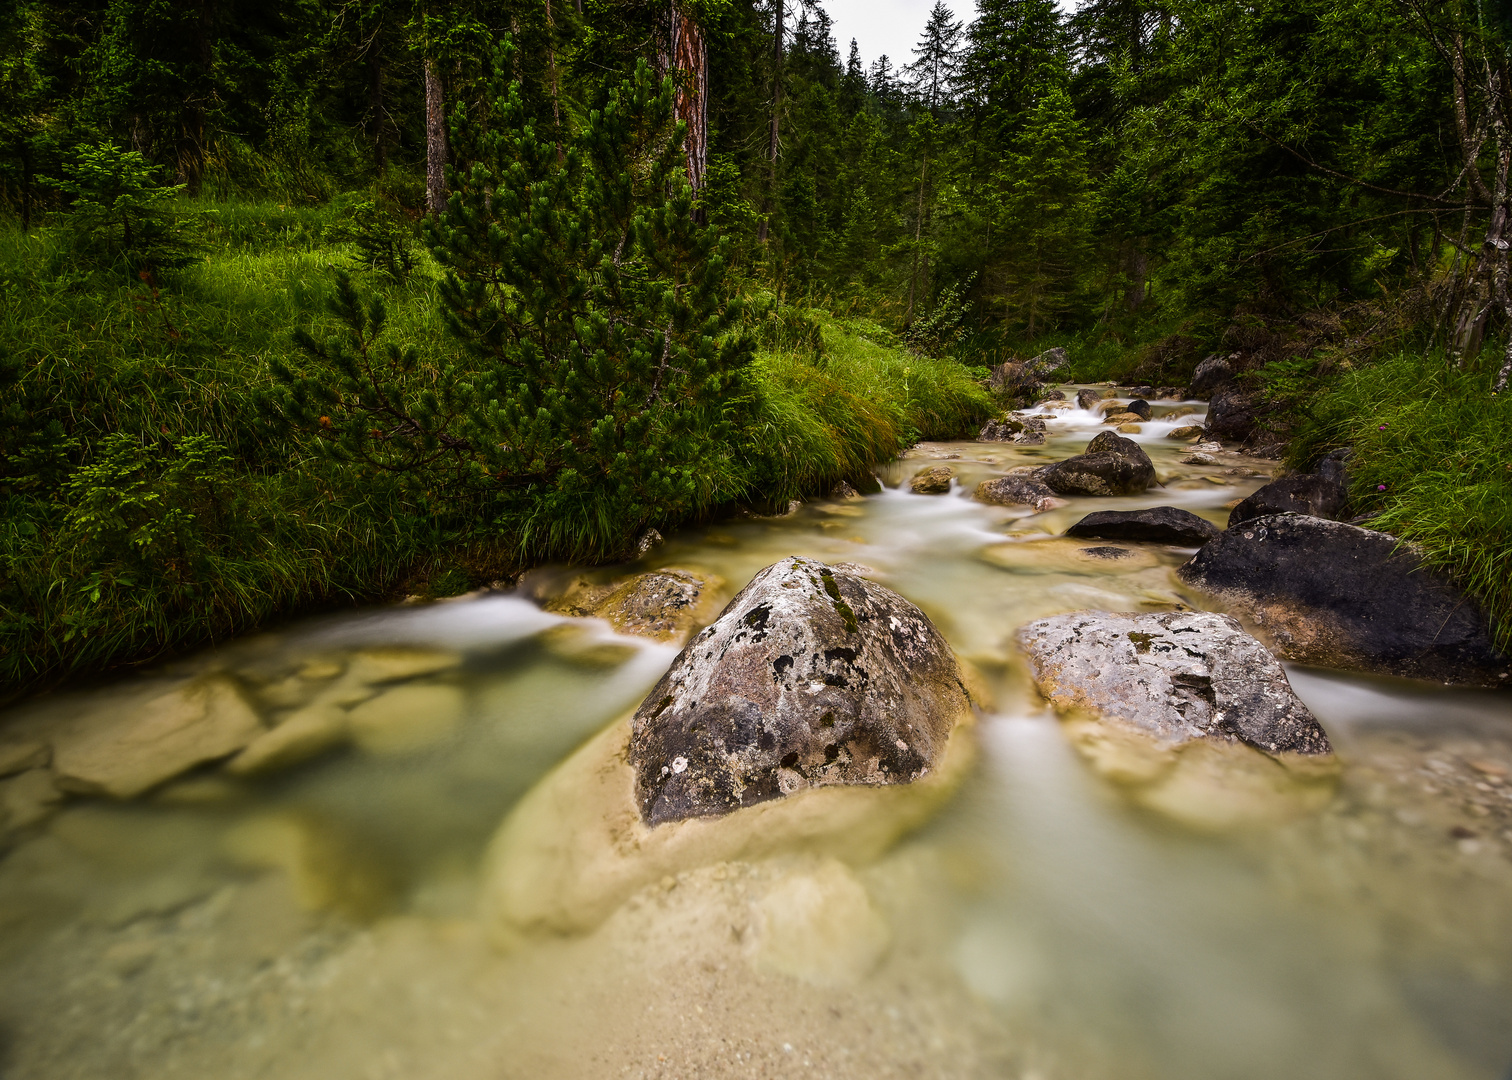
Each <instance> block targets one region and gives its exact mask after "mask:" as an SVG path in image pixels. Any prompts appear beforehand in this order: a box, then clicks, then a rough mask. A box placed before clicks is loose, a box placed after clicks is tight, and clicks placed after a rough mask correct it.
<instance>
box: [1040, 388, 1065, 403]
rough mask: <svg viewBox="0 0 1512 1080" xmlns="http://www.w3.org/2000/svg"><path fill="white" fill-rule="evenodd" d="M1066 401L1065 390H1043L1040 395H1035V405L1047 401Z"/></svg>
mask: <svg viewBox="0 0 1512 1080" xmlns="http://www.w3.org/2000/svg"><path fill="white" fill-rule="evenodd" d="M1065 400H1066V392H1065V391H1064V390H1041V391H1040V392H1039V393H1038V394H1035V395H1034V403H1035V404H1036V405H1038V404H1040V403H1042V402H1046V401H1065Z"/></svg>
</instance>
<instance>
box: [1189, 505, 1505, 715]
mask: <svg viewBox="0 0 1512 1080" xmlns="http://www.w3.org/2000/svg"><path fill="white" fill-rule="evenodd" d="M1177 573H1178V574H1179V576H1180V577H1181V579H1182V580H1183V581H1185V582H1187V583H1188V584H1190V585H1192V586H1194V587H1196V588H1199V589H1202V590H1203V591H1204V592H1207V593H1209V594H1211V595H1213V596H1215V597H1217V598H1219V599H1220V600H1222V601H1223V602H1224V603H1225V604H1226V605H1228V606H1229V607H1230V608H1232V609H1233V610H1234V611H1236V612H1238V613H1240V614H1241V615H1243V616H1244V617H1246V618H1248V619H1249V620H1250V621H1251V622H1253V623H1254V624H1255V625H1256V626H1257V627H1258V628H1259V629H1260V630H1261V632H1262V633H1264V634H1265V635H1266V637H1268V638H1269V639H1270V641H1271V642H1272V645H1273V647H1274V648H1275V650H1276V652H1277V654H1278V655H1280V656H1282V657H1284V658H1286V659H1288V660H1296V661H1299V662H1301V663H1305V664H1316V665H1318V666H1320V667H1330V668H1349V669H1354V670H1359V671H1372V672H1377V673H1379V674H1383V675H1401V676H1404V677H1407V678H1415V679H1432V680H1435V681H1438V682H1447V683H1458V684H1462V685H1467V686H1496V687H1508V686H1509V684H1512V671H1509V663H1508V660H1507V658H1506V657H1504V656H1501V655H1499V654H1498V653H1497V651H1496V649H1495V648H1494V646H1493V645H1492V642H1491V635H1490V629H1489V626H1488V624H1487V621H1486V617H1485V615H1484V614H1483V613H1482V612H1481V611H1480V609H1479V608H1478V607H1477V606H1476V605H1475V603H1474V602H1473V601H1471V600H1470V599H1469V598H1468V597H1466V596H1465V595H1464V594H1463V593H1461V592H1460V591H1459V590H1458V589H1456V588H1455V587H1454V585H1453V584H1452V583H1450V582H1449V580H1448V579H1447V578H1445V577H1444V576H1443V575H1442V574H1440V573H1438V572H1437V571H1435V570H1432V569H1430V568H1429V567H1428V566H1426V565H1425V564H1424V563H1423V560H1422V558H1421V556H1420V555H1419V554H1418V552H1417V551H1415V550H1414V549H1413V548H1412V547H1411V546H1409V545H1406V544H1403V543H1402V542H1401V541H1399V540H1398V539H1397V538H1396V537H1394V536H1388V535H1387V534H1385V533H1380V532H1374V531H1372V530H1370V529H1361V528H1356V527H1355V526H1353V525H1345V524H1342V523H1341V522H1337V521H1328V520H1326V519H1324V518H1318V517H1311V516H1307V515H1303V514H1277V515H1271V516H1268V517H1261V518H1255V519H1253V520H1251V521H1246V522H1243V523H1241V524H1239V525H1237V526H1235V527H1233V528H1231V529H1229V530H1228V531H1227V532H1225V533H1224V534H1223V535H1222V536H1220V537H1219V538H1218V539H1216V540H1213V541H1210V542H1209V543H1208V544H1207V545H1205V546H1204V547H1203V548H1202V550H1201V551H1199V552H1198V553H1197V554H1196V556H1194V557H1193V558H1192V560H1191V561H1190V562H1188V563H1187V564H1186V565H1185V566H1183V567H1182V568H1181V569H1180V570H1179V571H1177Z"/></svg>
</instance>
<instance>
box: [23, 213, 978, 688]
mask: <svg viewBox="0 0 1512 1080" xmlns="http://www.w3.org/2000/svg"><path fill="white" fill-rule="evenodd" d="M191 206H192V207H193V208H196V209H199V210H202V211H205V213H204V214H203V215H202V218H201V226H200V242H201V246H202V251H203V253H204V258H203V260H202V261H200V262H198V263H196V264H195V265H192V266H190V267H188V268H186V269H184V270H182V271H179V272H178V273H176V274H174V275H172V276H171V277H169V278H168V279H167V280H165V281H163V282H160V283H158V287H157V288H154V287H153V286H152V285H151V284H150V283H147V282H143V281H139V280H127V279H125V278H124V277H122V276H120V275H118V274H117V275H114V276H112V275H110V274H106V273H92V274H91V273H88V272H86V271H85V270H83V269H80V268H78V267H77V266H74V265H72V264H71V262H70V259H69V256H68V253H67V251H66V250H65V246H64V245H63V243H62V240H61V238H60V237H59V236H58V235H56V234H54V233H52V232H49V231H47V230H42V231H38V232H33V233H32V234H31V235H23V234H22V233H21V232H20V230H19V229H18V228H16V227H15V226H14V225H12V224H7V223H4V222H0V292H3V293H4V295H5V297H6V303H5V304H4V305H0V696H6V695H10V694H15V693H20V692H27V691H31V690H36V689H40V688H44V687H46V686H48V685H52V684H55V683H57V682H58V681H60V680H63V679H67V678H74V677H78V676H81V675H87V674H90V673H94V672H98V671H101V670H105V669H109V668H112V667H117V666H120V665H122V664H131V663H141V662H146V661H150V660H153V659H156V658H159V657H162V656H164V655H166V654H169V653H173V652H176V651H181V650H184V649H187V648H191V647H195V646H197V645H201V644H204V643H206V642H211V641H217V640H223V639H225V638H227V637H229V636H231V635H234V634H237V633H242V632H245V631H247V630H249V629H251V628H253V627H255V626H258V625H259V624H263V623H266V622H267V621H268V620H270V619H274V618H278V617H282V616H287V615H290V614H293V613H297V612H300V611H307V610H311V609H312V608H315V607H320V606H330V605H341V604H352V603H359V602H370V601H375V600H380V599H384V598H387V597H392V596H394V595H396V594H398V593H401V592H409V591H416V592H422V593H430V594H433V595H444V594H448V593H454V592H457V591H461V590H462V589H464V588H466V587H467V586H468V585H469V584H476V583H479V582H481V581H487V580H491V579H492V578H496V577H502V576H506V575H507V574H508V573H509V572H511V571H512V570H517V569H519V568H521V566H522V565H524V563H526V562H528V561H529V559H530V558H531V555H530V546H529V539H528V535H527V534H525V533H524V531H523V530H524V527H525V526H524V524H523V523H522V522H515V523H507V522H506V523H500V522H490V521H486V520H482V519H481V518H480V516H479V512H478V508H477V506H476V505H469V504H467V503H466V502H465V500H456V499H452V500H447V499H445V498H444V497H442V493H437V497H436V498H435V499H431V498H428V497H427V494H428V493H420V494H417V493H416V492H415V491H413V490H407V489H406V488H404V486H403V485H401V484H400V483H398V482H395V481H393V480H390V479H386V478H385V477H383V476H381V475H379V476H374V475H370V474H364V473H359V472H358V471H357V470H355V469H352V468H350V467H348V466H342V465H339V464H336V463H334V462H332V461H330V460H328V459H326V458H324V457H320V456H316V455H314V454H312V453H311V451H310V448H309V447H308V446H307V445H305V444H304V443H302V442H301V440H300V439H299V438H298V436H297V434H296V433H294V432H292V431H288V430H278V429H276V428H270V427H269V426H268V425H267V424H266V423H264V422H263V421H261V420H260V419H259V416H258V410H257V409H256V408H255V399H256V397H257V395H258V394H259V393H260V392H261V391H264V390H266V389H267V388H268V387H269V386H270V385H271V379H270V375H269V362H270V361H271V360H274V359H283V360H286V361H287V360H289V359H291V358H293V356H294V352H295V348H294V345H293V344H292V342H291V340H290V331H291V330H292V328H293V327H294V326H296V325H299V324H301V323H304V324H308V323H310V322H312V321H318V320H320V319H322V318H324V316H323V315H321V314H319V313H320V312H321V310H322V299H323V297H324V296H325V295H326V293H327V292H328V291H329V289H330V287H331V273H330V268H331V267H332V266H334V265H350V258H351V255H352V251H351V249H350V248H349V247H346V246H343V245H340V244H334V243H330V242H328V241H327V237H328V235H329V234H328V229H329V227H330V226H331V225H332V224H333V222H335V221H337V220H338V219H339V217H340V214H341V206H340V205H335V206H329V207H317V208H298V209H295V208H290V207H288V206H284V205H279V204H277V203H269V202H229V203H218V204H217V203H210V202H199V203H195V204H191ZM419 266H420V269H419V272H417V273H416V274H415V275H414V276H412V277H411V278H410V279H409V281H408V282H406V283H404V284H396V283H392V282H388V283H381V282H379V281H377V280H376V279H371V278H369V279H366V287H369V288H381V289H382V290H383V292H384V294H385V298H386V300H387V302H388V307H389V312H390V320H389V330H388V337H389V340H392V341H393V342H394V343H395V344H398V345H401V346H403V345H408V344H413V345H415V346H417V347H418V348H419V349H420V350H421V352H422V354H424V355H427V356H430V357H436V356H438V355H439V354H440V351H443V350H454V349H456V348H457V347H456V345H455V344H454V343H453V341H452V339H451V338H450V337H449V336H448V333H447V331H446V328H445V320H444V318H443V316H442V313H441V309H440V305H439V303H438V298H437V295H436V287H435V280H434V276H433V264H432V263H431V262H430V261H429V259H428V257H427V256H421V258H420V263H419ZM802 319H803V320H806V324H805V325H806V326H807V327H808V329H807V330H806V331H805V332H806V333H809V334H810V340H809V342H808V343H807V344H806V345H805V346H803V347H801V348H800V347H792V348H784V347H779V345H778V343H777V342H775V341H774V342H773V344H772V345H771V346H770V347H768V348H767V349H765V350H764V351H762V352H761V353H760V354H759V356H758V358H757V361H756V363H755V365H754V368H753V370H752V373H751V393H750V395H749V396H748V399H747V401H746V402H745V403H744V408H743V409H742V410H741V414H740V415H739V416H738V417H736V418H734V419H736V420H737V423H736V425H735V427H736V430H737V432H738V435H737V437H736V439H735V441H734V443H733V444H732V445H731V446H729V447H728V448H727V451H726V453H725V454H724V455H723V457H722V459H721V463H720V464H719V465H718V467H716V468H714V469H712V470H711V472H710V474H709V475H708V476H707V477H705V478H704V480H703V484H702V489H703V490H702V498H701V500H700V507H699V510H698V512H699V513H702V514H705V515H711V514H716V513H718V512H719V511H720V508H721V507H722V506H726V505H729V504H731V503H735V502H740V501H752V502H770V501H786V500H787V499H790V498H795V497H802V496H805V495H811V494H814V493H820V492H824V491H826V490H828V488H829V487H831V486H832V485H833V484H834V483H835V482H836V481H838V480H841V479H852V480H854V479H857V478H859V477H861V476H864V475H865V474H867V473H869V472H870V470H871V469H872V468H873V467H875V466H876V465H878V464H880V463H881V462H884V461H886V460H888V459H890V458H892V457H893V456H895V455H896V454H897V453H898V452H899V451H901V450H902V449H904V448H906V447H907V446H908V445H909V444H911V443H912V442H914V441H916V440H917V439H920V438H937V437H950V436H957V435H961V434H965V433H966V432H968V431H970V430H972V429H973V428H974V427H975V425H976V424H978V423H980V420H981V419H982V417H983V416H985V415H986V414H987V413H988V412H989V411H990V408H991V403H990V401H989V399H988V397H987V395H986V393H985V392H984V391H983V390H982V389H981V388H980V387H979V386H977V385H976V383H974V382H973V381H972V380H971V379H970V377H969V376H968V375H967V373H966V372H965V370H964V369H963V368H962V367H961V365H959V364H958V363H955V362H953V361H945V360H931V359H921V358H918V357H915V356H913V355H911V354H909V353H908V352H906V351H905V350H903V349H902V348H900V347H899V345H898V343H897V342H896V340H895V339H894V338H893V337H892V336H891V335H890V334H889V333H887V332H886V331H885V330H883V329H882V328H881V327H879V326H877V325H875V324H871V323H867V322H864V321H859V320H847V319H838V318H834V317H832V316H830V315H828V314H826V313H824V312H817V311H815V312H808V313H805V314H803V315H802ZM815 327H817V331H815V330H814V328H815ZM815 334H817V337H815ZM779 337H780V335H779ZM815 344H817V345H818V346H819V347H818V348H817V349H816V348H815V347H814V346H815ZM453 355H455V354H453ZM112 435H126V436H130V437H131V438H130V439H129V440H127V443H126V444H125V445H126V447H127V450H129V451H130V453H128V454H127V455H126V457H127V458H131V461H130V463H128V464H126V465H122V464H120V463H119V462H117V464H116V465H111V462H112V461H114V460H116V459H115V458H112V457H111V454H112V452H119V451H120V450H121V445H122V444H120V443H119V441H117V442H115V443H112V442H111V441H110V437H111V436H112ZM198 436H204V437H207V438H208V439H209V440H212V441H213V443H214V444H216V445H217V446H219V447H221V448H224V460H217V461H215V462H213V463H210V464H201V465H195V466H193V467H192V468H191V467H189V466H188V465H187V464H186V462H188V461H189V454H188V451H189V449H190V448H192V447H193V446H195V445H196V444H195V442H194V438H195V437H198ZM112 447H115V451H112V449H111V448H112ZM132 454H135V455H136V456H135V457H131V455H132ZM117 457H118V458H119V457H120V453H117ZM121 460H122V461H125V460H126V458H121ZM112 470H113V471H112ZM669 524H676V522H671V523H669Z"/></svg>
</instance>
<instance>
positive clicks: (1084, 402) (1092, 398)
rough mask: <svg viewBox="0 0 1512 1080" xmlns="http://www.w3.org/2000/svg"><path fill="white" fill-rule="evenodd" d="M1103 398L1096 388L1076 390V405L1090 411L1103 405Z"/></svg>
mask: <svg viewBox="0 0 1512 1080" xmlns="http://www.w3.org/2000/svg"><path fill="white" fill-rule="evenodd" d="M1102 399H1103V396H1102V395H1101V394H1099V393H1098V392H1097V391H1096V390H1078V391H1077V392H1076V407H1077V408H1078V409H1087V410H1089V411H1090V410H1092V409H1095V408H1097V407H1098V406H1099V405H1101V404H1102Z"/></svg>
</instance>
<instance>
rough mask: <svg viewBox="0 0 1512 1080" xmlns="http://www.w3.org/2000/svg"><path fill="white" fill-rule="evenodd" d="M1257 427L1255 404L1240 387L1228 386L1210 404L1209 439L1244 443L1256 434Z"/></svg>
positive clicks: (1208, 416)
mask: <svg viewBox="0 0 1512 1080" xmlns="http://www.w3.org/2000/svg"><path fill="white" fill-rule="evenodd" d="M1255 427H1256V419H1255V402H1254V400H1253V399H1252V398H1251V397H1250V396H1249V395H1248V394H1246V393H1245V392H1244V391H1243V390H1240V389H1239V388H1238V387H1236V386H1226V387H1224V388H1223V389H1221V390H1219V391H1218V392H1217V393H1216V394H1214V395H1213V400H1212V401H1210V402H1208V411H1207V433H1208V438H1210V439H1227V440H1228V441H1230V442H1244V441H1245V440H1246V439H1248V438H1249V437H1250V436H1251V435H1253V434H1254V433H1255Z"/></svg>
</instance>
